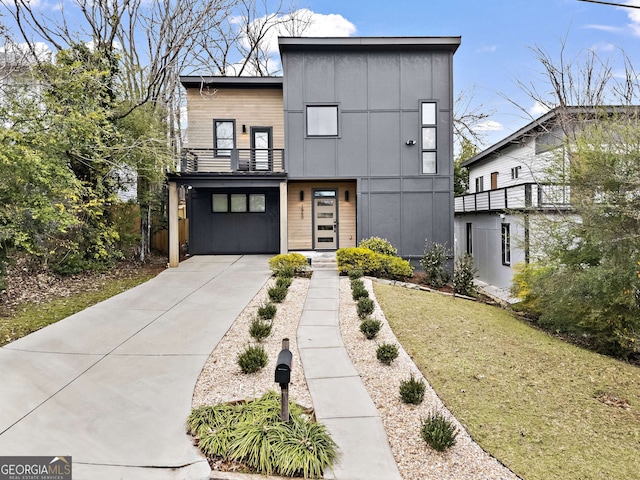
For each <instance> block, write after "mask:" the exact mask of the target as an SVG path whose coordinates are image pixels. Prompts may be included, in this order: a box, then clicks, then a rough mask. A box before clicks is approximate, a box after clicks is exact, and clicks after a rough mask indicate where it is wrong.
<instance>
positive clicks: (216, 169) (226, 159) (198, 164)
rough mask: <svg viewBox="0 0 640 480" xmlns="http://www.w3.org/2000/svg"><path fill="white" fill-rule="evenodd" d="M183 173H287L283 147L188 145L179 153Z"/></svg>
mask: <svg viewBox="0 0 640 480" xmlns="http://www.w3.org/2000/svg"><path fill="white" fill-rule="evenodd" d="M180 171H181V172H182V173H202V172H205V173H263V174H270V173H284V172H285V165H284V149H279V148H232V149H225V150H223V149H217V150H216V149H213V148H188V149H184V150H183V151H182V154H181V155H180Z"/></svg>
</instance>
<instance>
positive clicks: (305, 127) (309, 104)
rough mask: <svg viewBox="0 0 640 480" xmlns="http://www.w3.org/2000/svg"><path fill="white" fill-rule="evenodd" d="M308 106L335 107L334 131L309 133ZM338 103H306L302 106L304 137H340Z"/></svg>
mask: <svg viewBox="0 0 640 480" xmlns="http://www.w3.org/2000/svg"><path fill="white" fill-rule="evenodd" d="M309 108H335V110H336V133H335V134H327V135H319V134H311V133H309ZM340 127H341V122H340V104H339V103H308V104H305V106H304V136H305V138H340Z"/></svg>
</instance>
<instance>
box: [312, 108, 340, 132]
mask: <svg viewBox="0 0 640 480" xmlns="http://www.w3.org/2000/svg"><path fill="white" fill-rule="evenodd" d="M307 136H309V137H337V136H338V106H337V105H322V106H319V105H313V106H311V105H310V106H307Z"/></svg>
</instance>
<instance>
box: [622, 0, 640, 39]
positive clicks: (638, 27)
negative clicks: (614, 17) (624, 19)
mask: <svg viewBox="0 0 640 480" xmlns="http://www.w3.org/2000/svg"><path fill="white" fill-rule="evenodd" d="M627 5H633V6H636V7H640V1H639V0H629V1H628V2H627ZM625 10H627V15H628V17H629V20H631V23H630V24H629V27H631V30H632V32H633V34H634V35H636V36H640V9H639V8H626V9H625Z"/></svg>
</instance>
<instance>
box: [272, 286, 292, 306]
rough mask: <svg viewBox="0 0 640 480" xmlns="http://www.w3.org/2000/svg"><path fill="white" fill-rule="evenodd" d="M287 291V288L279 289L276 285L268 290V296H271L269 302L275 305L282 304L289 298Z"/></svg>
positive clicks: (281, 287)
mask: <svg viewBox="0 0 640 480" xmlns="http://www.w3.org/2000/svg"><path fill="white" fill-rule="evenodd" d="M287 291H288V289H287V287H283V286H280V287H279V286H277V285H275V286H273V287H271V288H270V289H269V290H267V294H268V295H269V300H271V301H272V302H273V303H282V302H283V301H284V299H285V298H286V297H287Z"/></svg>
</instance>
